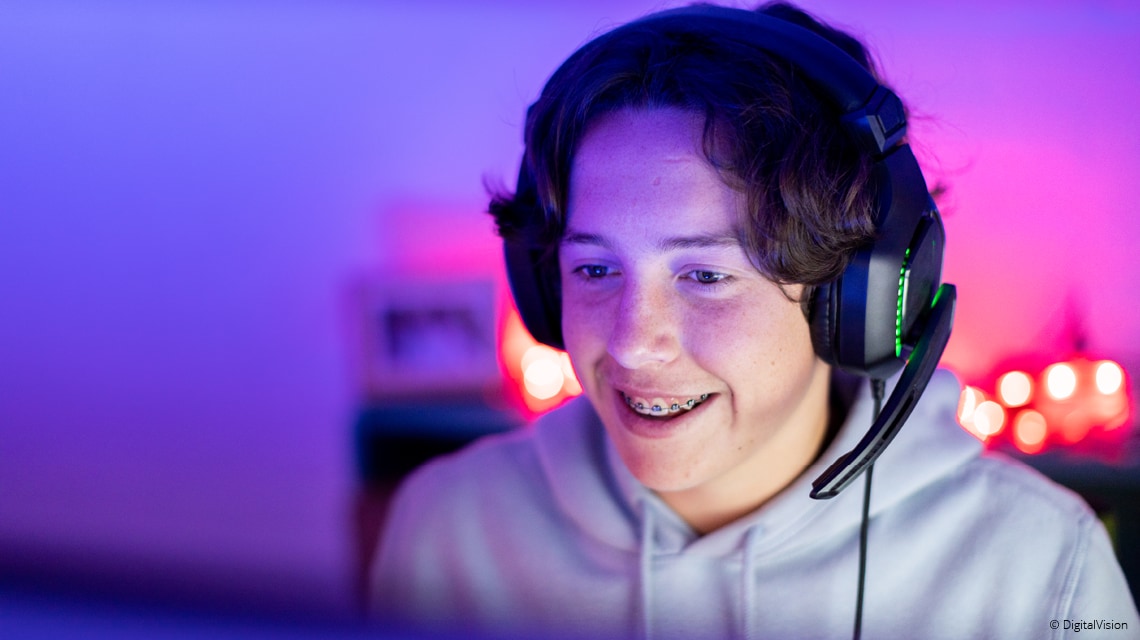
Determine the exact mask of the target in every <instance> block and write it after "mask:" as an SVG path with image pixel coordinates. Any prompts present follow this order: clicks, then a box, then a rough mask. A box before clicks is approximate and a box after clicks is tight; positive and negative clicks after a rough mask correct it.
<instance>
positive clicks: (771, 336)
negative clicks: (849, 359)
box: [684, 304, 814, 376]
mask: <svg viewBox="0 0 1140 640" xmlns="http://www.w3.org/2000/svg"><path fill="white" fill-rule="evenodd" d="M794 311H795V313H796V314H800V315H798V316H796V315H793V314H789V313H788V311H787V309H784V308H781V307H779V306H778V305H771V304H769V305H763V304H761V305H753V306H749V305H720V304H706V305H702V306H701V307H700V308H699V309H697V310H695V312H693V313H690V314H688V315H687V316H686V319H685V323H684V326H685V330H684V333H685V340H684V341H685V348H686V350H687V351H688V352H689V353H690V354H691V355H692V356H693V357H694V358H695V359H696V360H697V361H698V362H701V363H702V364H704V365H705V366H706V367H708V368H709V369H711V370H718V371H720V372H721V373H723V374H724V375H728V376H731V375H732V374H733V373H734V372H735V373H748V374H755V375H762V374H764V373H765V372H771V371H778V372H785V371H786V372H788V373H790V371H788V367H795V366H797V364H796V363H799V362H801V361H803V362H808V361H810V360H811V359H812V358H814V354H813V353H812V350H811V336H810V333H809V332H808V328H807V321H806V320H804V319H803V317H802V313H801V312H800V311H799V309H798V307H797V308H796V309H795V310H794Z"/></svg>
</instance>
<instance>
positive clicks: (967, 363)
mask: <svg viewBox="0 0 1140 640" xmlns="http://www.w3.org/2000/svg"><path fill="white" fill-rule="evenodd" d="M658 4H659V3H657V2H650V1H648V0H646V1H644V2H637V1H634V0H624V1H622V2H618V3H608V2H607V3H603V2H586V3H571V2H560V3H557V5H556V6H553V7H549V8H544V9H535V8H531V4H530V3H523V2H513V1H508V0H502V1H500V2H493V3H488V5H487V6H485V7H480V8H471V7H470V6H469V5H468V3H461V2H443V1H441V0H436V1H433V2H423V3H413V2H397V3H370V2H357V1H350V0H340V1H337V2H324V1H320V2H318V1H317V0H291V1H289V2H259V1H256V0H243V1H238V2H225V3H223V2H206V3H196V2H189V1H185V2H178V1H175V2H166V3H152V2H143V1H141V0H139V1H130V0H113V1H109V2H102V3H98V5H99V6H98V8H96V7H95V3H84V2H79V1H75V2H64V1H61V0H37V1H34V2H33V1H31V0H27V1H17V2H6V3H4V5H3V7H2V8H0V96H2V98H0V301H2V307H0V309H2V311H0V557H3V556H5V554H7V555H8V556H12V555H14V554H26V553H39V554H44V555H45V556H51V557H63V558H72V557H84V558H88V559H92V560H91V562H93V563H95V564H99V563H103V564H102V565H99V566H104V565H106V566H111V565H117V564H119V563H120V562H124V563H134V564H136V565H139V566H143V567H146V566H162V567H168V568H170V567H172V569H170V570H172V571H178V570H185V571H188V572H191V573H195V574H200V576H205V577H204V578H203V581H204V583H205V584H216V583H219V584H220V583H221V582H224V581H226V580H230V581H232V580H239V581H240V580H241V579H244V580H245V581H246V582H247V583H248V584H249V588H250V589H254V590H256V589H264V590H265V591H267V592H275V590H276V591H280V592H281V593H282V594H284V595H281V596H280V597H281V598H293V597H300V596H297V594H304V596H303V597H305V598H308V599H310V600H312V601H313V602H314V606H315V607H318V608H322V607H323V608H327V609H330V610H333V609H338V608H342V607H345V606H346V603H347V602H349V600H350V591H351V577H352V574H353V572H354V571H355V568H354V567H353V566H352V563H353V558H354V554H353V550H352V548H351V545H352V539H351V535H352V534H351V528H350V524H349V523H350V511H351V509H350V504H351V499H352V494H353V489H354V484H353V482H354V479H353V469H352V458H351V441H350V429H351V421H352V418H353V413H354V411H355V408H356V402H357V398H356V388H355V386H354V385H355V381H354V377H353V373H352V367H351V363H352V361H353V354H352V350H351V349H352V342H351V338H350V336H351V331H349V330H348V329H347V327H349V326H351V324H352V322H353V321H354V320H355V318H354V317H353V315H352V310H351V308H350V307H349V306H348V305H347V303H346V300H347V294H346V292H347V290H348V289H349V287H350V285H351V283H352V282H353V281H355V280H356V279H358V278H359V277H361V276H362V275H366V274H370V273H396V272H399V271H400V270H401V269H402V268H404V267H406V266H407V265H401V264H396V263H394V262H395V261H394V260H393V256H405V255H407V253H406V252H408V251H413V252H415V255H416V256H417V260H419V261H421V262H422V261H428V262H438V261H439V260H440V259H442V258H440V257H439V256H435V255H432V251H433V249H432V248H431V247H416V248H412V249H409V245H408V244H406V243H404V242H402V241H401V237H400V235H399V232H398V230H399V229H401V228H405V229H406V228H407V220H406V219H405V218H404V217H403V216H404V215H405V213H404V212H407V211H409V210H418V209H423V210H424V211H430V212H431V213H432V216H430V217H431V218H432V219H435V220H439V219H442V220H443V221H444V224H441V225H440V229H439V233H440V234H441V235H442V236H443V237H444V239H445V241H446V242H452V243H454V242H456V239H457V238H458V239H459V240H462V237H460V236H458V234H459V233H470V229H472V228H477V227H479V225H482V224H483V223H471V222H464V223H456V224H455V225H448V224H446V221H447V220H448V219H449V216H452V217H456V219H457V217H460V216H478V215H479V211H480V210H481V208H482V207H483V205H484V197H483V192H482V179H483V177H484V176H485V175H487V176H490V177H492V178H497V179H500V180H502V181H504V182H508V183H509V182H510V181H511V180H512V178H513V173H514V171H515V163H516V162H517V157H518V154H519V151H520V143H519V138H520V131H519V124H520V121H521V118H522V112H523V110H524V108H525V106H526V104H527V103H528V102H529V100H530V99H532V98H533V97H534V96H535V94H536V92H537V91H538V89H539V87H540V85H541V82H542V81H543V80H544V79H545V77H546V76H547V74H549V73H550V72H551V71H552V70H553V68H554V67H555V66H556V64H557V63H558V62H559V61H560V60H561V59H562V58H563V57H564V56H565V55H567V54H568V53H569V52H570V51H572V50H573V49H574V48H575V47H576V46H577V45H578V44H580V43H581V42H583V41H584V40H585V39H587V38H588V37H589V36H590V35H591V34H594V33H596V32H597V31H599V30H602V29H605V28H606V27H608V26H610V25H613V24H615V23H618V22H621V21H624V20H626V19H628V18H631V17H634V16H636V15H639V14H641V13H643V12H644V11H645V10H647V9H649V8H654V7H656V6H658ZM805 4H806V6H807V7H809V8H810V9H812V10H814V11H816V12H817V13H819V14H820V15H822V16H825V17H829V18H832V19H833V20H834V21H836V22H837V23H839V24H844V25H857V26H858V30H857V31H858V33H860V34H863V35H867V36H869V38H870V40H871V42H872V44H873V45H874V47H875V49H876V50H877V52H878V54H879V55H880V56H881V58H882V60H883V66H884V68H885V71H886V74H887V77H888V79H889V80H891V81H892V82H893V83H894V84H895V85H896V87H897V88H898V89H899V90H900V92H901V93H902V94H903V95H904V96H906V97H908V98H909V99H910V100H911V103H912V107H913V108H914V109H915V111H916V112H917V113H918V114H920V115H921V116H922V118H921V119H920V121H919V122H918V124H917V125H916V127H915V136H916V138H917V141H918V143H919V144H920V145H921V147H922V148H923V150H924V153H923V156H924V157H925V158H926V161H927V164H928V166H929V168H930V169H931V173H932V175H934V176H937V177H940V178H942V179H944V180H945V181H947V182H948V183H949V184H950V186H951V191H950V194H949V196H948V199H947V201H946V207H945V208H946V209H947V218H946V221H947V227H948V232H949V234H950V252H949V255H948V258H947V279H948V280H950V281H953V282H956V283H957V284H958V286H959V295H960V298H961V303H960V308H959V314H958V328H957V330H956V334H955V337H954V339H953V340H952V342H951V346H950V348H949V351H948V354H947V359H946V362H947V363H948V364H950V365H951V366H952V367H954V368H955V369H956V370H957V371H958V372H959V373H960V374H962V375H963V377H966V378H969V377H971V376H983V375H985V374H987V373H988V372H989V369H990V368H991V367H992V366H994V363H995V362H997V361H998V360H1000V359H1002V358H1003V357H1006V356H1010V355H1015V354H1018V353H1021V352H1024V351H1027V350H1046V351H1049V352H1056V353H1058V354H1059V355H1063V354H1064V353H1065V352H1066V350H1067V349H1068V348H1069V346H1070V345H1069V343H1068V336H1069V333H1067V329H1066V327H1065V325H1064V323H1065V322H1066V318H1069V317H1073V316H1079V318H1080V319H1081V320H1082V321H1083V327H1084V330H1085V332H1086V334H1087V336H1088V339H1089V347H1090V349H1091V350H1094V351H1095V352H1096V353H1098V354H1102V355H1105V356H1109V357H1115V358H1118V359H1120V360H1121V361H1122V362H1124V363H1125V365H1126V366H1129V365H1130V364H1132V366H1133V369H1132V372H1133V374H1135V373H1136V371H1137V369H1136V368H1135V364H1136V363H1140V360H1138V359H1137V354H1138V352H1140V350H1138V349H1137V345H1140V305H1138V304H1137V302H1136V296H1135V294H1134V292H1135V291H1138V290H1140V270H1138V269H1137V268H1136V264H1137V260H1136V258H1135V257H1134V250H1133V247H1135V246H1137V245H1138V244H1140V223H1138V222H1137V219H1136V214H1135V212H1134V211H1133V204H1132V203H1133V202H1134V200H1135V185H1136V184H1137V182H1136V176H1140V142H1138V141H1140V130H1138V129H1140V116H1138V115H1137V110H1136V105H1137V104H1140V10H1138V9H1137V8H1136V7H1135V6H1134V5H1133V3H1126V2H1084V3H1079V6H1078V3H1061V2H1047V3H1041V2H1029V1H1028V0H1025V1H1022V2H1013V1H1000V0H999V1H998V2H984V3H983V2H966V3H962V2H950V1H949V0H947V1H946V2H939V3H933V4H925V5H924V8H923V9H921V10H919V9H916V8H914V6H913V5H914V3H909V2H886V1H884V2H877V3H870V4H871V6H870V7H869V8H868V7H867V6H866V4H867V3H860V5H862V8H861V9H859V10H856V9H855V8H853V7H852V6H851V5H852V3H845V2H841V1H840V0H826V1H825V0H819V1H817V2H810V1H806V2H805ZM615 5H616V6H617V8H616V9H615V8H613V7H614V6H615ZM1070 5H1072V6H1070ZM571 6H573V7H575V8H571ZM394 212H400V216H401V218H400V219H399V220H393V219H392V217H393V216H395V215H396V214H395V213H394ZM441 212H442V213H441ZM473 225H474V227H473ZM394 230H396V231H394ZM457 230H461V231H457ZM449 233H450V234H451V235H450V236H449V235H448V234H449ZM476 245H477V246H478V247H480V249H479V250H478V252H477V253H479V252H481V253H479V255H481V256H483V257H482V258H478V256H477V257H476V258H475V260H476V262H478V261H479V260H482V262H481V263H480V264H484V265H492V266H493V265H494V264H495V261H496V260H497V257H496V253H495V250H496V248H495V244H494V241H493V239H491V240H489V241H488V240H486V239H484V240H483V241H480V242H477V243H476ZM467 259H468V258H464V260H467ZM445 263H446V262H445ZM456 264H458V263H456ZM464 264H466V263H464ZM488 268H490V267H488ZM179 567H182V568H183V569H178V568H179ZM237 576H244V578H238V577H237ZM215 578H216V580H214V579H215ZM283 585H285V586H283ZM207 588H208V587H207Z"/></svg>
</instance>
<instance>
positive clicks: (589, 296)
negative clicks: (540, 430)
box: [559, 109, 829, 516]
mask: <svg viewBox="0 0 1140 640" xmlns="http://www.w3.org/2000/svg"><path fill="white" fill-rule="evenodd" d="M702 126H703V118H702V117H701V116H699V115H696V114H693V113H690V112H686V111H681V110H675V109H654V110H624V111H620V112H617V113H613V114H609V115H606V116H603V117H601V118H599V119H597V120H596V121H595V122H594V123H593V124H592V126H591V128H590V129H589V131H588V133H587V135H586V136H585V138H584V139H583V141H582V143H581V146H580V148H579V150H578V152H577V154H576V155H575V158H574V164H573V169H572V172H571V176H570V193H569V201H568V206H567V228H566V233H565V235H564V237H563V239H562V242H561V245H560V247H559V262H560V270H561V278H562V309H563V316H562V327H563V332H564V336H565V341H566V347H567V351H568V352H569V353H570V358H571V360H572V361H573V363H574V367H575V369H576V371H577V373H578V376H579V378H580V379H581V381H582V384H583V387H584V389H585V392H586V395H587V396H588V397H589V398H590V400H591V402H592V403H593V405H594V407H595V408H596V410H597V412H598V414H599V415H600V416H601V418H602V422H603V423H604V424H605V428H606V431H607V432H608V434H609V437H610V439H611V440H612V441H613V443H614V445H615V447H616V449H617V451H618V453H619V454H620V455H621V457H622V459H623V460H624V461H625V464H626V466H628V467H629V469H630V471H631V472H632V473H633V474H634V475H635V476H636V477H637V478H638V479H639V480H640V481H641V482H642V483H643V484H645V485H646V486H648V487H650V488H651V489H654V490H656V491H657V492H658V493H660V494H661V495H662V496H663V497H664V498H665V499H666V501H667V502H670V497H671V496H672V497H678V496H682V495H688V496H689V497H690V498H691V497H693V496H699V497H701V499H704V498H708V499H709V500H716V499H718V498H719V497H723V496H726V495H727V496H738V497H739V496H741V495H744V496H748V497H749V499H751V500H752V501H753V502H755V503H756V504H755V505H754V506H758V505H759V504H760V503H762V502H763V501H765V500H767V498H768V497H770V496H771V495H773V494H774V493H775V492H777V491H779V490H780V489H782V488H783V487H784V486H786V485H787V484H788V483H789V482H791V480H793V479H794V478H795V477H796V476H798V475H799V474H800V473H801V472H802V471H803V469H804V468H806V467H807V465H808V464H810V463H811V461H812V459H813V458H814V457H815V455H816V453H817V451H818V448H819V445H820V442H821V441H822V438H823V434H824V431H825V428H826V422H827V401H826V400H827V385H828V382H827V380H828V374H829V371H828V367H827V366H826V365H825V364H824V363H823V362H822V361H820V360H819V359H818V358H817V357H816V356H815V354H814V352H813V350H812V345H811V338H810V335H809V332H808V325H807V322H806V320H805V319H804V316H803V313H802V311H801V310H800V306H799V304H798V303H797V302H795V301H794V300H791V299H789V297H788V296H786V295H785V294H784V292H783V291H782V290H781V289H780V288H779V287H778V286H777V285H776V284H774V283H772V282H771V281H769V280H768V279H767V278H765V277H764V276H763V275H761V274H760V273H759V272H758V271H757V270H756V269H755V267H753V265H752V263H751V262H750V261H749V259H748V256H747V254H746V252H745V249H744V247H743V245H742V244H741V240H740V238H741V237H742V234H741V232H740V225H741V224H742V222H741V221H742V219H743V218H742V216H741V211H742V207H743V197H742V195H741V194H739V193H737V192H735V191H733V190H732V189H730V188H729V187H728V186H726V185H725V184H724V183H723V182H722V180H721V179H720V177H719V176H718V175H717V173H716V171H715V170H714V169H713V168H712V166H710V164H709V163H708V161H707V160H706V159H705V156H704V154H703V153H702V151H701V134H702ZM788 293H789V294H791V295H792V296H793V297H796V296H798V295H799V293H800V287H788ZM671 504H672V503H671ZM684 515H685V514H684V513H682V516H684Z"/></svg>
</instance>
